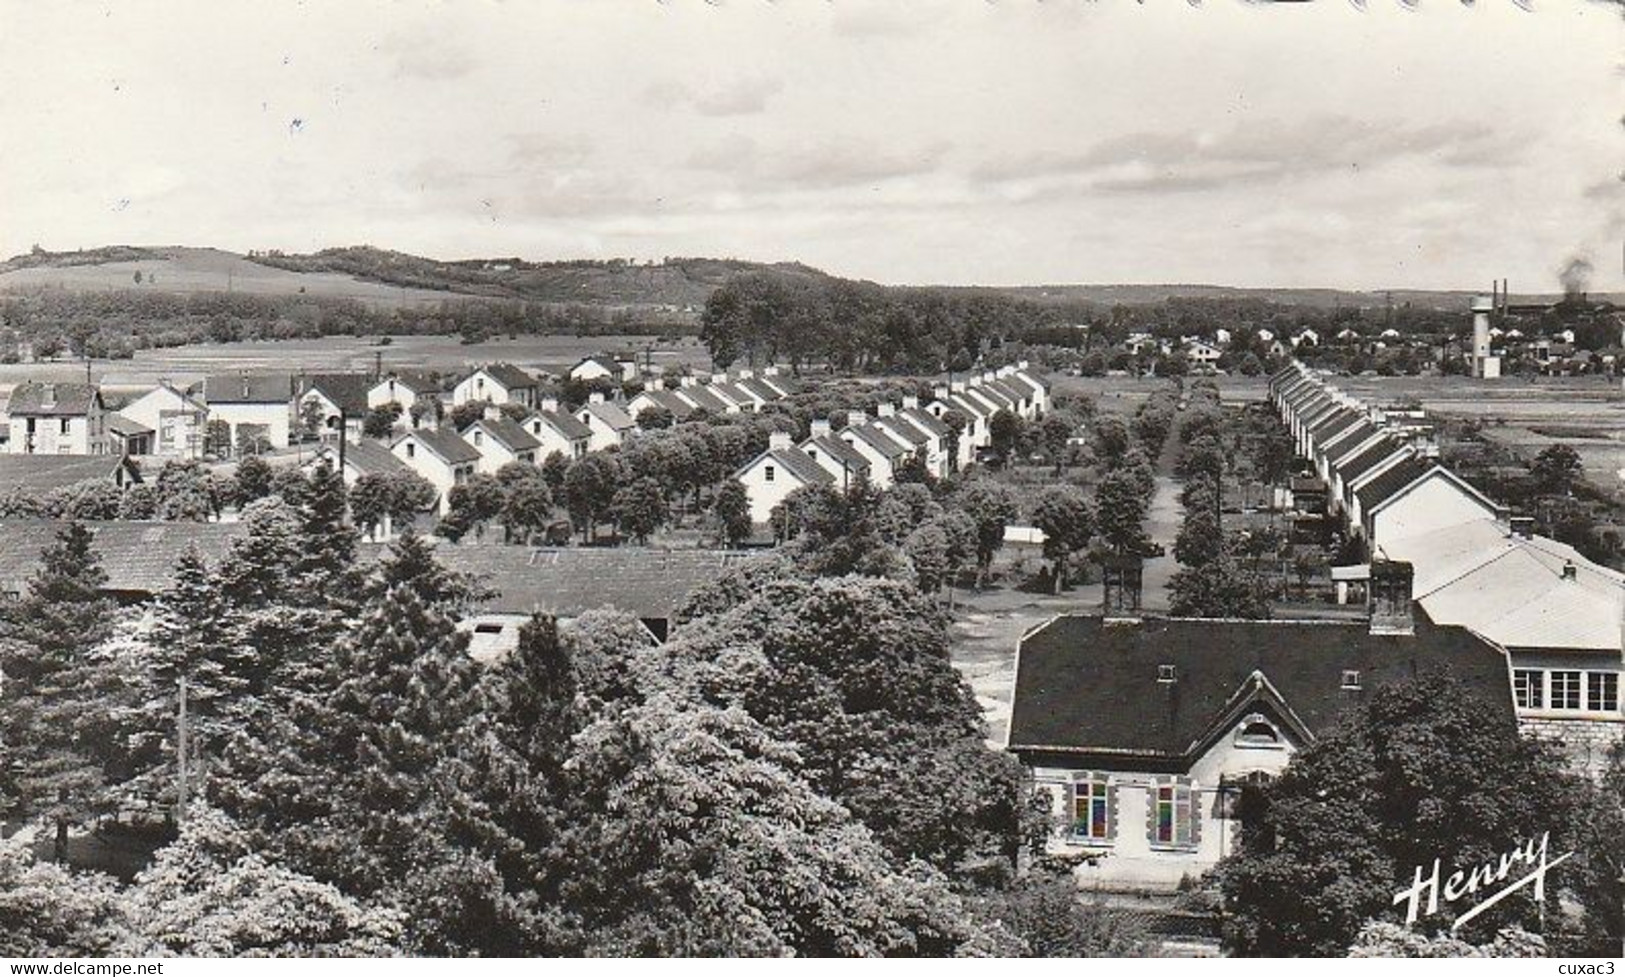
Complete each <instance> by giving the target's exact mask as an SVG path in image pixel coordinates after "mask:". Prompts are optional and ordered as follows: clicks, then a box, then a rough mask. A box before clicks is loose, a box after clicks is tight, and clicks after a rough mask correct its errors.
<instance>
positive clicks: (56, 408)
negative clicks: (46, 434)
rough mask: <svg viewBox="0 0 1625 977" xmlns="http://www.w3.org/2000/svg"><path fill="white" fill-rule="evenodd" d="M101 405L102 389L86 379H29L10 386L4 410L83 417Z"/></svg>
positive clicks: (41, 414) (37, 414)
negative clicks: (80, 380)
mask: <svg viewBox="0 0 1625 977" xmlns="http://www.w3.org/2000/svg"><path fill="white" fill-rule="evenodd" d="M101 405H102V395H101V391H99V390H97V389H96V388H95V387H94V386H92V385H91V384H88V383H39V382H36V381H33V380H28V381H25V382H23V383H19V384H17V386H16V387H14V388H12V391H11V401H10V403H9V404H7V406H6V410H7V411H8V412H9V413H11V414H12V415H20V414H28V415H33V416H36V417H39V416H44V417H82V416H84V415H85V414H88V413H90V411H91V408H92V407H100V406H101Z"/></svg>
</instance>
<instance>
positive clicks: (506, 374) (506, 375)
mask: <svg viewBox="0 0 1625 977" xmlns="http://www.w3.org/2000/svg"><path fill="white" fill-rule="evenodd" d="M482 371H483V372H484V373H485V375H486V376H488V377H490V378H491V379H493V380H495V381H496V382H497V383H500V384H502V386H503V387H504V388H505V389H508V390H523V389H525V388H526V387H531V388H534V387H535V386H536V378H535V377H533V376H531V375H530V374H529V373H526V372H525V371H524V370H521V369H520V368H519V367H517V366H514V365H513V364H512V363H487V364H486V365H484V366H479V367H475V368H474V369H473V370H470V371H469V374H468V376H470V377H471V376H473V375H474V374H476V373H480V372H482ZM463 379H465V380H466V379H468V377H464V378H463Z"/></svg>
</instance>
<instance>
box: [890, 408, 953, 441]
mask: <svg viewBox="0 0 1625 977" xmlns="http://www.w3.org/2000/svg"><path fill="white" fill-rule="evenodd" d="M898 413H899V414H901V415H902V416H904V417H906V418H908V419H909V420H911V421H918V422H919V423H920V425H921V426H922V427H924V428H925V429H926V430H927V431H930V432H931V433H932V434H934V435H936V436H937V437H939V438H945V437H947V436H949V435H950V434H952V433H954V431H953V428H951V427H949V426H948V425H946V424H944V423H942V421H940V420H938V419H937V418H935V417H932V416H931V412H930V411H928V410H923V409H921V408H919V407H910V408H908V409H907V410H900V411H898Z"/></svg>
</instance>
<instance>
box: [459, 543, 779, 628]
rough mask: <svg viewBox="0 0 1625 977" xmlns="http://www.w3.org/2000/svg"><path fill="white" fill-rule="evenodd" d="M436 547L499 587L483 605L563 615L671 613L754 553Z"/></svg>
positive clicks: (495, 609) (663, 615)
mask: <svg viewBox="0 0 1625 977" xmlns="http://www.w3.org/2000/svg"><path fill="white" fill-rule="evenodd" d="M434 553H435V557H436V558H437V559H438V560H439V561H440V562H441V563H442V564H444V565H445V566H447V567H448V568H450V569H453V570H460V571H463V572H466V573H472V574H475V575H477V576H479V577H481V578H483V579H484V581H485V582H486V584H487V585H488V586H490V587H491V588H492V589H493V590H495V591H497V596H496V597H495V598H493V599H492V600H490V601H488V602H487V603H486V604H485V605H484V610H486V611H489V612H493V613H499V614H531V613H537V612H540V613H543V614H553V615H557V616H560V617H575V616H578V615H580V614H581V613H583V612H585V611H589V610H593V609H595V608H599V607H614V608H616V609H617V610H622V611H627V612H629V613H632V614H635V615H637V616H638V617H641V618H669V617H671V616H672V613H673V611H674V609H675V608H676V606H677V605H678V604H679V603H680V602H681V601H682V600H683V599H684V598H685V597H686V596H688V593H689V591H691V590H693V589H694V588H695V587H698V586H700V585H701V584H705V583H709V582H711V581H713V580H715V579H716V578H717V577H718V576H720V575H721V574H722V572H723V571H724V570H726V569H729V568H731V567H733V566H735V565H737V564H738V563H741V562H743V561H744V560H746V559H748V556H747V555H746V554H743V553H737V552H732V551H725V550H657V549H649V548H645V547H630V546H628V547H616V548H613V549H611V548H607V547H605V548H600V547H582V548H575V547H570V548H563V549H550V548H533V547H529V546H508V545H503V544H501V543H457V544H451V543H441V544H440V545H437V546H436V547H435V549H434Z"/></svg>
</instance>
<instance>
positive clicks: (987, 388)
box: [966, 380, 1016, 408]
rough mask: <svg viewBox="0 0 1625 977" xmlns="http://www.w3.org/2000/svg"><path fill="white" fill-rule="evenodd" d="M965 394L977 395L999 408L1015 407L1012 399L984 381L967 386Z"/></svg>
mask: <svg viewBox="0 0 1625 977" xmlns="http://www.w3.org/2000/svg"><path fill="white" fill-rule="evenodd" d="M966 392H967V393H979V394H981V395H982V396H983V397H986V398H987V399H988V400H990V401H992V402H993V403H995V404H997V405H998V406H999V407H1001V408H1010V407H1014V406H1015V405H1016V402H1015V400H1014V398H1012V397H1011V396H1010V395H1009V394H1007V393H1005V392H1004V391H1003V390H1000V389H999V388H997V387H995V386H993V385H992V384H991V383H988V382H987V381H985V380H983V381H980V382H978V383H974V384H970V385H968V386H967V387H966Z"/></svg>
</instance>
